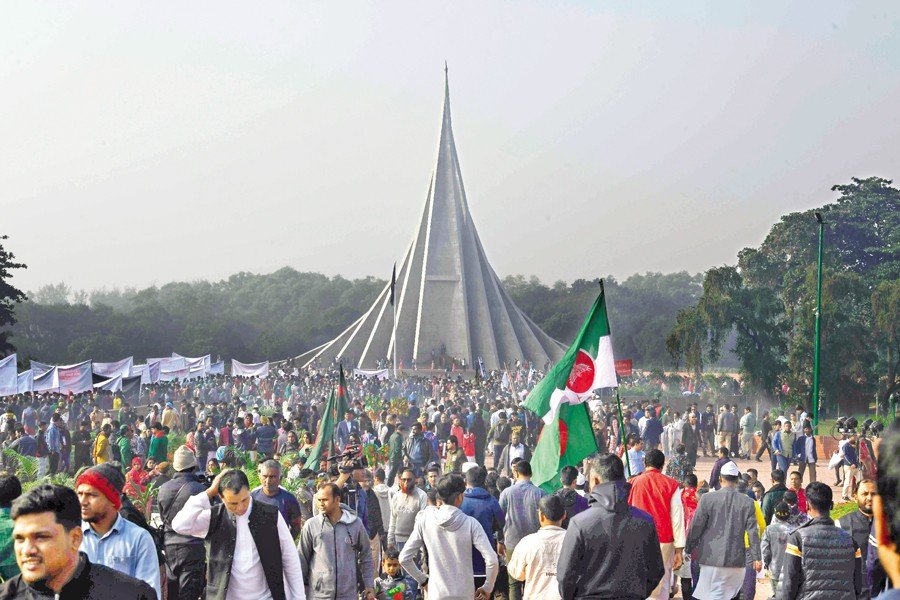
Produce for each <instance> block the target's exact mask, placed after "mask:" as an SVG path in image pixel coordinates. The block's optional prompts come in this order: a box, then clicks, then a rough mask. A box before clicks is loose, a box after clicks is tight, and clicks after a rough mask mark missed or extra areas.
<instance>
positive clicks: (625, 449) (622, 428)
mask: <svg viewBox="0 0 900 600" xmlns="http://www.w3.org/2000/svg"><path fill="white" fill-rule="evenodd" d="M616 409H617V410H618V414H619V438H621V440H622V454H624V455H625V466H626V468H627V469H628V475H629V476H630V475H631V459H630V458H628V444H627V443H626V437H625V425H624V421H623V419H622V400H621V399H620V398H619V388H616ZM626 479H627V478H626Z"/></svg>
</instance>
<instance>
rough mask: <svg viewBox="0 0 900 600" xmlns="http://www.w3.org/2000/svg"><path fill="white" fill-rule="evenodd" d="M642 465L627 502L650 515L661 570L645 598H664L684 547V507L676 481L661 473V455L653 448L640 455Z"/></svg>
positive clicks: (663, 460) (663, 458) (678, 565)
mask: <svg viewBox="0 0 900 600" xmlns="http://www.w3.org/2000/svg"><path fill="white" fill-rule="evenodd" d="M644 462H645V465H646V468H645V470H644V472H643V473H641V474H640V475H638V476H637V477H635V478H634V479H632V480H631V491H630V492H629V493H628V503H629V504H630V505H632V506H634V507H635V508H639V509H641V510H642V511H644V512H646V513H647V514H649V515H650V516H651V517H653V523H654V524H655V525H656V533H657V536H658V537H659V550H660V553H661V554H662V557H663V567H664V568H665V574H664V575H663V578H662V580H660V582H659V585H658V586H657V587H656V588H655V589H654V590H653V592H652V593H651V594H650V595H649V596H648V598H653V599H655V600H668V598H669V589H670V587H671V585H672V571H673V570H677V569H678V568H679V567H681V563H682V550H684V541H685V540H684V509H683V507H682V505H681V489H680V484H679V482H678V481H676V480H675V479H673V478H672V477H668V476H666V475H663V473H662V469H663V465H664V464H665V456H664V455H663V453H662V452H661V451H659V450H657V449H656V448H654V449H652V450H650V451H649V452H647V456H646V457H644Z"/></svg>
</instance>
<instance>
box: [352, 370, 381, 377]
mask: <svg viewBox="0 0 900 600" xmlns="http://www.w3.org/2000/svg"><path fill="white" fill-rule="evenodd" d="M353 374H354V375H356V376H357V377H375V378H377V379H388V378H389V377H390V374H389V373H388V370H387V369H353Z"/></svg>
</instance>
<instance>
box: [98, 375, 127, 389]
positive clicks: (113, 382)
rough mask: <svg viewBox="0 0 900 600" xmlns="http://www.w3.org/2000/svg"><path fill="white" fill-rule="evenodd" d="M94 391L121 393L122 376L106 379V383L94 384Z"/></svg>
mask: <svg viewBox="0 0 900 600" xmlns="http://www.w3.org/2000/svg"><path fill="white" fill-rule="evenodd" d="M94 389H95V390H97V391H100V390H104V391H107V392H121V391H122V376H121V375H116V376H115V377H112V378H111V379H107V380H106V381H101V382H100V383H95V384H94Z"/></svg>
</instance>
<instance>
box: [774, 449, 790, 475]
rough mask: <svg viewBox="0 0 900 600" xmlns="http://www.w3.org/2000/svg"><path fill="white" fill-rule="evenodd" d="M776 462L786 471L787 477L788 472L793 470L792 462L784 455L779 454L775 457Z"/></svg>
mask: <svg viewBox="0 0 900 600" xmlns="http://www.w3.org/2000/svg"><path fill="white" fill-rule="evenodd" d="M775 461H776V462H777V463H778V468H779V469H781V470H782V471H784V473H785V475H787V472H788V471H789V470H790V468H791V460H790V459H789V458H788V457H787V456H785V455H784V454H779V455H778V456H776V457H775Z"/></svg>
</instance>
